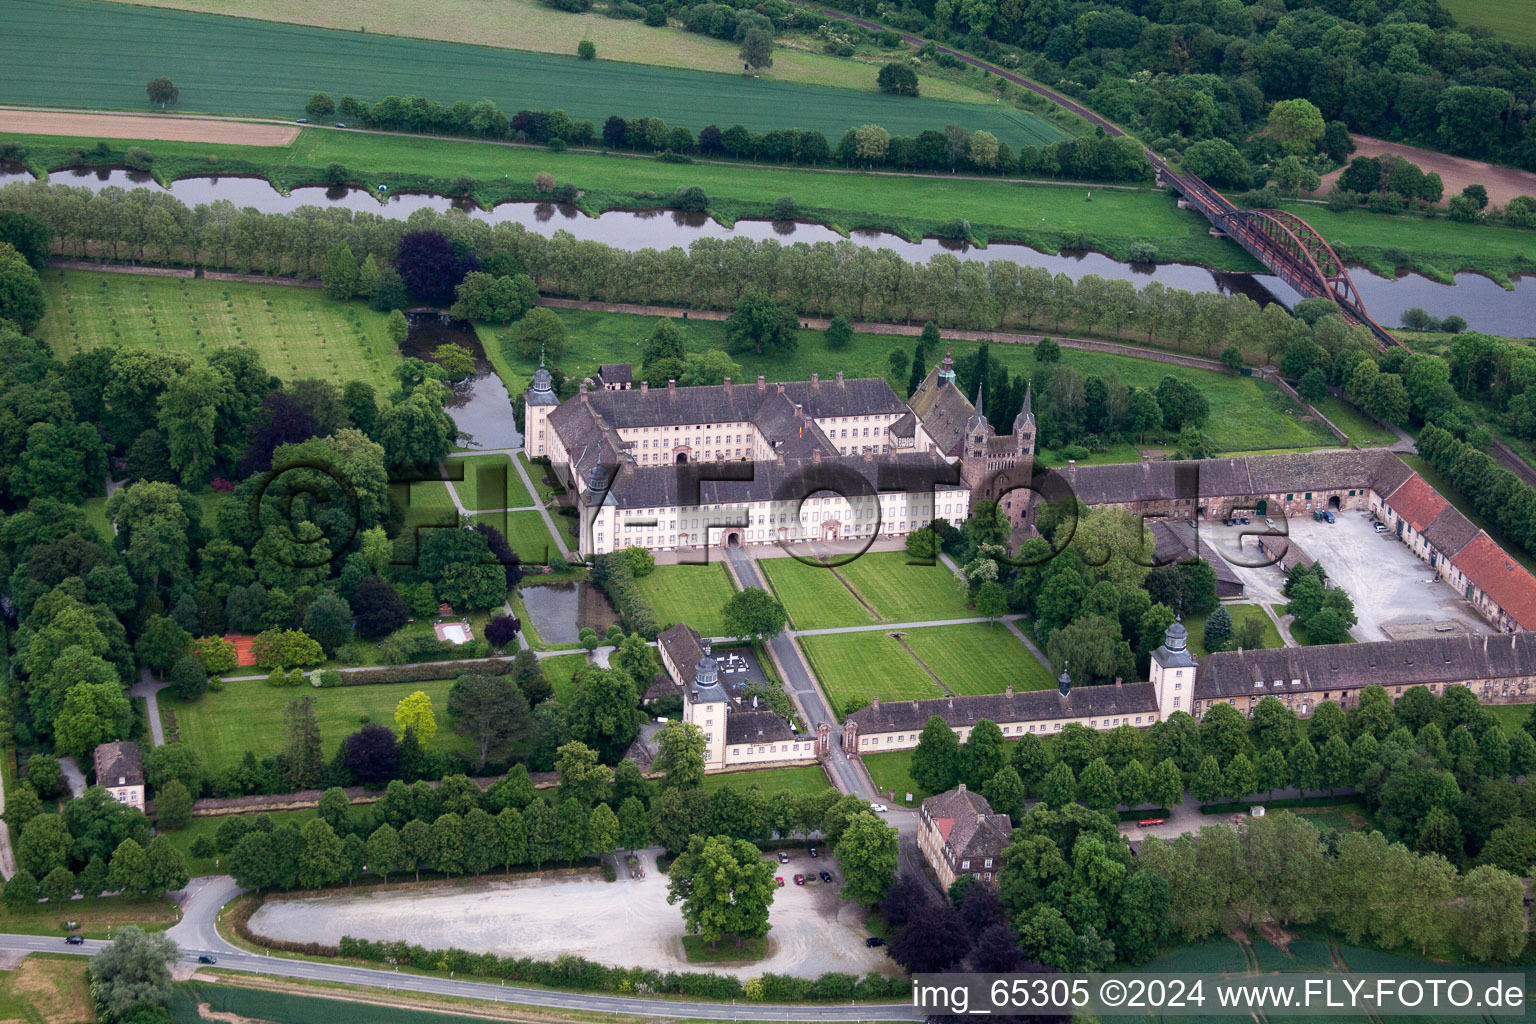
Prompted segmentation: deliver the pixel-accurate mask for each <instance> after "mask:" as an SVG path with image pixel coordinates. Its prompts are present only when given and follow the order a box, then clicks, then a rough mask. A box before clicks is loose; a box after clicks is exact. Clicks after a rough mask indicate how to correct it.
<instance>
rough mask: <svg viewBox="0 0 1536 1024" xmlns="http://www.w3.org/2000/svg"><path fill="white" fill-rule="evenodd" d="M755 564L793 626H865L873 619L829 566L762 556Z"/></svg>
mask: <svg viewBox="0 0 1536 1024" xmlns="http://www.w3.org/2000/svg"><path fill="white" fill-rule="evenodd" d="M757 565H758V568H760V569H762V571H763V575H764V576H765V577H767V579H768V582H769V584H770V585H771V586H772V587H773V590H774V592H775V593H776V594H778V597H779V600H780V601H781V602H782V603H783V605H784V610H785V611H787V612H788V613H789V622H790V626H791V627H792V628H794V629H829V628H831V627H834V626H865V625H869V624H870V623H872V622H874V621H875V617H874V616H873V615H871V614H870V613H869V610H868V609H867V608H865V607H864V606H863V605H862V604H860V603H859V599H858V598H856V597H854V596H853V593H852V592H851V591H850V590H849V589H848V588H847V587H846V586H844V585H843V581H842V580H840V579H838V578H837V574H836V573H834V572H833V571H831V570H829V569H825V568H821V567H819V566H815V565H808V564H806V563H805V562H802V561H800V560H799V559H798V558H764V559H760V560H759V561H758V563H757Z"/></svg>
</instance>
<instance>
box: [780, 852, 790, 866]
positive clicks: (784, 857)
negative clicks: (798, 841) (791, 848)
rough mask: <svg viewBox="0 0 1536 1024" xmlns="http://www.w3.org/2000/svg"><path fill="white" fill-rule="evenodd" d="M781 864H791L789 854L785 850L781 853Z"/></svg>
mask: <svg viewBox="0 0 1536 1024" xmlns="http://www.w3.org/2000/svg"><path fill="white" fill-rule="evenodd" d="M779 863H780V864H788V863H789V854H787V853H785V852H784V851H783V850H780V851H779Z"/></svg>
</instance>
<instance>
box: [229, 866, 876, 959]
mask: <svg viewBox="0 0 1536 1024" xmlns="http://www.w3.org/2000/svg"><path fill="white" fill-rule="evenodd" d="M639 857H640V860H641V862H642V863H643V864H644V866H645V877H644V878H640V879H621V880H620V881H617V882H611V883H610V882H604V881H603V879H602V876H601V875H597V874H585V875H579V876H575V877H567V878H558V879H537V878H534V879H524V880H519V881H512V882H494V881H484V880H482V881H477V882H473V883H470V884H468V885H461V886H443V887H441V888H416V887H412V888H408V889H402V890H394V891H387V892H375V893H365V892H357V893H344V892H338V893H333V894H326V895H323V896H313V897H304V898H298V899H282V900H273V901H271V902H268V903H267V904H265V905H264V906H263V907H262V908H261V909H260V910H259V911H257V912H256V914H255V916H253V917H252V918H251V922H250V926H251V930H252V931H254V932H256V933H257V934H258V935H264V936H267V937H269V938H274V939H288V940H293V941H311V942H322V943H329V944H335V943H337V942H339V941H340V939H341V937H342V936H343V935H351V936H355V937H357V938H366V939H377V940H392V939H398V938H401V937H402V936H408V937H409V939H410V941H412V942H414V943H419V944H421V945H423V946H427V947H429V948H437V949H442V948H448V947H458V948H460V949H469V950H476V951H485V952H495V953H501V954H505V955H509V956H526V957H532V958H534V959H537V960H554V959H555V958H557V957H559V956H561V955H574V956H582V957H586V958H587V959H589V960H593V961H596V962H598V963H604V964H610V965H612V966H616V967H633V966H636V965H643V966H646V967H650V968H653V969H656V970H660V971H684V970H699V969H701V968H700V967H698V966H697V965H694V964H691V963H690V962H689V961H688V959H687V957H686V956H685V954H684V953H683V928H684V926H683V918H682V912H681V910H680V909H679V908H678V907H677V906H670V905H668V903H667V876H666V875H664V874H662V873H661V872H660V871H658V870H657V869H656V851H655V850H644V851H641V852H640V854H639ZM835 864H836V862H835V861H833V860H831V859H830V858H820V859H818V860H811V859H810V858H809V857H807V856H805V851H804V850H803V849H796V850H794V851H793V852H792V853H791V859H790V861H789V863H787V864H784V865H782V866H780V865H778V864H777V863H775V868H776V870H775V874H779V875H783V876H784V882H785V885H784V888H782V889H779V890H777V892H776V894H775V897H774V901H773V907H772V909H771V910H770V911H769V922H770V925H771V928H770V930H769V932H768V944H769V952H768V955H767V956H766V957H765V958H763V959H762V960H758V961H755V962H753V963H750V964H740V965H735V966H732V965H730V964H729V963H715V964H710V965H709V966H708V968H707V969H708V970H713V971H719V972H722V973H727V974H734V975H737V976H739V977H755V976H758V975H761V974H763V973H764V972H770V971H771V972H774V973H778V974H789V975H794V976H796V977H803V978H814V977H816V976H817V975H820V974H822V973H824V972H826V971H844V972H847V973H849V974H855V975H861V974H865V973H867V972H869V971H894V970H895V969H896V965H895V964H894V963H893V962H892V961H891V960H890V959H889V958H887V957H886V955H885V951H884V950H882V949H869V948H867V947H866V946H865V945H864V939H865V938H866V937H867V936H868V934H869V933H868V932H867V931H866V930H865V928H864V917H865V911H864V909H863V908H862V907H860V906H858V905H857V904H855V903H849V902H845V901H843V900H842V899H840V898H839V897H838V894H837V890H838V883H837V882H834V883H833V884H830V885H824V884H821V883H816V884H807V885H805V886H797V885H795V884H794V882H793V880H792V879H793V876H794V874H795V873H796V872H809V871H810V870H811V869H812V868H815V869H817V870H822V869H826V870H829V871H832V872H833V874H834V877H836V876H837V875H838V874H839V872H838V871H837V870H836V867H835ZM621 874H622V872H621Z"/></svg>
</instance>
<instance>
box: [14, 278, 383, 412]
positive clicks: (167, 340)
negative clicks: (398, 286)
mask: <svg viewBox="0 0 1536 1024" xmlns="http://www.w3.org/2000/svg"><path fill="white" fill-rule="evenodd" d="M42 277H43V286H44V290H45V292H46V293H47V296H48V313H47V315H46V316H44V317H43V320H42V322H41V323H40V324H38V328H37V335H38V337H40V338H42V339H43V340H44V341H46V342H48V345H49V347H50V348H52V349H53V351H54V353H55V354H56V355H58V356H59V358H61V359H67V358H69V357H70V356H71V355H74V354H75V353H76V352H85V351H89V350H91V349H94V348H100V347H101V346H103V345H116V346H119V347H121V348H156V349H160V350H162V351H169V352H177V353H180V354H183V355H186V356H188V357H190V358H192V359H200V358H201V357H202V356H203V355H205V354H206V353H207V352H208V351H209V350H211V349H216V348H222V347H225V346H241V347H245V348H251V349H254V350H255V352H256V354H257V355H259V356H260V357H261V361H262V364H263V365H264V366H265V367H266V368H267V370H268V372H270V373H273V374H275V375H277V376H279V377H283V378H286V379H289V380H296V379H302V378H306V377H318V378H322V379H325V380H340V381H347V380H363V381H367V382H368V383H370V384H373V385H374V386H375V387H376V388H378V389H380V390H383V389H384V388H386V387H387V386H388V385H389V384H391V383H392V380H391V378H390V371H391V370H392V369H393V368H394V366H395V364H396V363H397V362H399V356H398V354H397V353H396V350H395V347H394V345H393V344H392V343H391V342H390V340H389V336H388V334H386V333H385V329H384V314H382V313H377V312H375V311H373V310H372V309H369V308H368V306H367V305H366V304H365V303H361V302H358V303H343V302H335V301H333V300H331V299H327V298H326V297H325V296H324V294H322V293H321V292H320V291H319V289H315V288H294V287H287V286H284V285H278V284H270V285H268V284H242V283H237V282H230V281H208V280H195V279H192V278H175V277H150V276H145V275H139V274H111V273H94V272H91V271H83V270H58V269H54V268H49V269H47V270H45V271H43V275H42Z"/></svg>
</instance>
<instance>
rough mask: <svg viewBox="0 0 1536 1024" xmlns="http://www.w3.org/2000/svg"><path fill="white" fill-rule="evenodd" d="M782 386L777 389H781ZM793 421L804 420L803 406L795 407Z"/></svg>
mask: <svg viewBox="0 0 1536 1024" xmlns="http://www.w3.org/2000/svg"><path fill="white" fill-rule="evenodd" d="M783 386H784V385H782V384H780V385H779V387H783ZM795 419H797V420H803V419H805V406H803V405H796V406H795Z"/></svg>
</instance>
